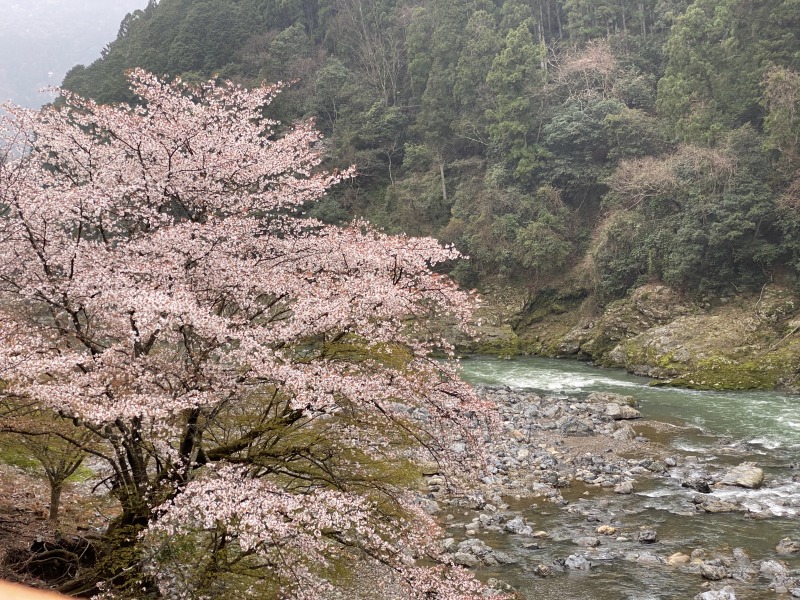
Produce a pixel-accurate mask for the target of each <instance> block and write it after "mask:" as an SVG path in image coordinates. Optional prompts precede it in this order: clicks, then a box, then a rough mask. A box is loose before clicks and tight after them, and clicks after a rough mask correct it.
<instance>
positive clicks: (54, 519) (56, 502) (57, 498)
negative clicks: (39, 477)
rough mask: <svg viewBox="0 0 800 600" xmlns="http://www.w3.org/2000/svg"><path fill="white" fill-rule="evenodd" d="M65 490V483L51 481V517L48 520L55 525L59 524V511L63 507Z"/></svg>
mask: <svg viewBox="0 0 800 600" xmlns="http://www.w3.org/2000/svg"><path fill="white" fill-rule="evenodd" d="M63 489H64V482H63V481H54V480H50V515H49V516H48V519H50V522H51V523H53V524H55V523H58V509H59V507H60V506H61V491H62V490H63Z"/></svg>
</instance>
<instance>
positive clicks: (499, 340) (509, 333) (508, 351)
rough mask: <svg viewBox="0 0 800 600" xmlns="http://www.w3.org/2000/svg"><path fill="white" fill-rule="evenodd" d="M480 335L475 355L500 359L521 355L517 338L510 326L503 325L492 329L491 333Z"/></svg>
mask: <svg viewBox="0 0 800 600" xmlns="http://www.w3.org/2000/svg"><path fill="white" fill-rule="evenodd" d="M482 333H483V334H484V335H483V336H482V337H481V339H480V340H478V343H477V345H476V346H475V352H476V353H477V354H485V355H489V356H499V357H501V358H510V357H512V356H516V355H518V354H521V350H520V343H519V337H517V334H516V333H514V330H513V329H511V326H509V325H505V326H503V327H499V328H493V330H492V331H491V332H482Z"/></svg>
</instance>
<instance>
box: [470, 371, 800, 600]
mask: <svg viewBox="0 0 800 600" xmlns="http://www.w3.org/2000/svg"><path fill="white" fill-rule="evenodd" d="M462 366H463V376H464V378H465V379H466V380H467V381H469V382H471V383H473V384H480V385H488V386H509V387H511V388H512V389H520V390H533V391H537V392H539V393H541V394H549V395H555V396H581V395H585V394H588V393H589V392H593V391H600V392H616V393H621V394H625V395H630V396H633V397H635V398H636V399H637V400H638V401H639V403H640V405H641V406H640V411H641V412H642V416H643V417H644V419H646V420H649V421H658V422H661V423H667V424H669V425H672V426H674V432H673V433H666V434H665V433H663V431H662V429H663V428H661V429H659V430H658V431H656V430H652V431H651V430H649V429H648V428H646V427H637V426H636V424H635V423H634V424H633V425H634V429H635V430H640V431H637V433H640V434H642V435H645V436H648V437H651V438H653V437H659V439H657V440H655V439H654V441H658V442H659V443H662V444H666V445H667V446H668V448H669V451H670V452H671V453H673V454H674V455H675V457H677V458H678V459H679V464H680V463H682V462H684V461H685V460H689V461H694V464H698V465H700V466H701V467H702V468H708V469H709V470H715V469H724V468H725V467H726V466H730V465H735V464H739V463H741V462H744V461H752V462H755V463H757V464H758V465H759V466H760V467H762V468H763V469H764V471H765V472H766V481H765V484H764V486H763V487H762V488H761V489H759V490H745V489H743V488H726V489H724V490H715V491H714V494H715V496H717V497H718V498H719V499H720V500H735V501H737V502H738V503H739V504H740V505H743V506H744V507H746V508H747V512H745V513H741V512H740V513H735V514H706V513H704V512H702V511H697V510H695V509H694V506H693V504H692V497H693V496H694V495H696V494H697V492H696V491H694V490H690V489H686V488H683V487H681V485H680V477H681V473H679V472H678V471H679V470H677V469H676V470H674V471H675V472H674V473H673V472H672V471H671V472H670V475H669V476H666V477H662V478H657V479H653V480H644V481H642V482H640V483H639V484H637V488H636V492H635V493H634V494H632V495H630V496H620V495H615V494H613V493H610V492H608V491H605V490H598V489H596V488H584V487H578V486H573V488H571V489H569V490H566V491H565V494H564V496H565V498H567V499H569V500H570V504H569V505H568V506H567V507H562V508H559V507H555V506H553V505H550V504H548V503H546V502H538V501H537V502H533V501H531V500H524V499H523V500H521V501H519V502H516V503H515V501H514V500H513V499H509V500H508V501H509V503H510V504H511V508H512V509H514V510H518V511H520V512H522V514H523V515H524V517H525V519H526V520H527V521H530V522H532V523H534V524H535V527H534V528H535V529H542V530H545V531H547V532H548V533H549V534H550V537H549V539H548V540H547V541H546V543H542V544H539V545H540V546H541V548H534V547H532V546H534V545H535V544H534V545H532V544H530V543H529V542H530V540H522V539H520V538H521V536H513V535H507V534H491V533H489V534H486V535H482V536H481V537H482V539H484V541H486V542H487V543H488V544H489V545H491V546H493V547H495V548H496V549H501V550H504V551H506V552H508V553H510V554H511V555H512V556H514V557H515V558H516V559H517V561H518V562H517V564H515V565H507V566H502V567H495V568H492V569H489V568H487V569H484V570H483V571H482V572H481V574H482V575H483V576H487V577H497V578H499V579H501V580H504V581H507V582H509V583H511V584H512V585H513V586H514V587H515V588H516V589H517V590H518V591H520V592H521V593H522V594H523V595H524V596H525V597H526V598H529V599H531V600H533V599H537V600H545V599H559V600H584V599H597V600H611V599H622V598H625V599H627V598H630V599H641V600H646V599H671V598H692V597H693V596H694V595H695V594H698V593H700V592H702V591H704V590H705V589H707V586H708V585H709V584H708V582H705V581H704V580H703V579H702V578H701V577H700V575H698V574H696V573H688V572H685V570H684V571H682V570H680V569H676V568H673V567H669V566H667V565H647V564H642V562H641V561H639V560H637V558H636V555H637V554H641V553H642V552H650V553H653V554H656V555H658V556H660V557H662V558H663V557H666V556H669V555H670V554H672V553H674V552H683V553H686V554H689V553H691V552H692V551H693V550H698V549H699V550H701V551H703V552H705V553H706V555H707V556H709V557H712V556H723V555H731V552H732V550H733V549H734V548H742V549H744V551H745V552H746V553H747V555H748V556H749V557H750V558H751V559H752V561H753V562H754V564H755V563H756V561H763V560H782V561H783V562H784V563H785V564H786V565H787V567H789V569H790V570H791V571H792V572H793V573H796V572H797V571H798V569H800V558H798V557H797V555H794V556H790V557H787V556H779V555H778V554H777V553H776V551H775V546H776V544H777V542H778V541H779V540H781V539H782V538H785V537H790V538H792V539H795V540H800V483H798V482H796V481H794V479H800V477H796V475H798V474H800V469H798V463H800V398H799V397H797V396H793V395H789V394H784V393H780V392H763V391H758V392H706V391H692V390H683V389H676V388H664V387H652V386H650V385H649V384H650V380H648V379H645V378H641V377H636V376H633V375H630V374H627V373H625V372H624V371H618V370H605V369H598V368H595V367H593V366H591V365H588V364H586V363H580V362H577V361H566V360H553V359H541V358H527V357H526V358H517V359H515V360H500V359H492V358H470V359H467V360H464V361H463V363H462ZM666 429H667V431H668V432H669V430H670V428H669V427H667V428H666ZM579 485H580V484H579ZM576 509H577V510H576ZM592 510H599V511H607V512H608V513H611V514H613V516H614V519H615V521H617V522H618V523H620V525H621V526H622V529H623V530H624V531H625V530H626V531H636V530H637V529H643V528H652V529H655V530H657V531H658V535H659V542H658V543H657V544H654V545H652V546H648V547H644V546H642V545H640V544H636V543H635V542H631V541H625V540H623V541H617V540H612V539H609V540H606V539H604V540H603V544H602V545H601V546H600V547H598V548H593V549H590V550H587V549H584V548H579V547H577V546H576V545H575V543H574V540H575V539H576V538H578V537H580V536H585V535H596V534H595V533H594V528H595V526H596V523H591V522H587V518H586V516H585V515H586V513H587V512H591V511H592ZM526 542H527V543H526ZM575 553H578V554H583V555H586V556H587V558H589V559H590V560H591V562H592V569H590V570H589V571H581V572H575V571H567V572H563V573H556V574H555V575H553V576H551V577H546V578H541V577H537V576H535V575H534V574H533V569H534V568H535V567H536V565H540V564H552V563H553V561H558V560H559V559H563V558H565V557H567V556H568V555H570V554H575ZM719 583H720V584H722V583H725V584H728V585H732V587H733V588H734V589H735V590H736V597H737V598H738V599H753V600H761V599H762V598H763V599H767V598H770V599H773V598H776V594H775V592H774V591H770V590H768V587H767V586H768V584H769V581H766V580H764V579H761V578H758V577H756V578H751V579H750V580H748V581H735V580H726V581H724V582H719ZM715 587H719V585H716V582H715ZM783 597H786V596H783Z"/></svg>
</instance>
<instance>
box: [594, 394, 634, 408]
mask: <svg viewBox="0 0 800 600" xmlns="http://www.w3.org/2000/svg"><path fill="white" fill-rule="evenodd" d="M586 402H588V403H590V404H620V405H623V406H639V403H638V402H637V401H636V399H634V397H633V396H623V395H622V394H614V393H612V392H592V393H591V394H589V395H588V396H586Z"/></svg>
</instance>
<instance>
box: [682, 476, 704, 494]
mask: <svg viewBox="0 0 800 600" xmlns="http://www.w3.org/2000/svg"><path fill="white" fill-rule="evenodd" d="M681 487H685V488H689V489H692V490H697V491H698V492H700V493H701V494H710V493H711V486H709V484H708V480H707V479H702V478H692V479H686V480H684V481H681Z"/></svg>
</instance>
